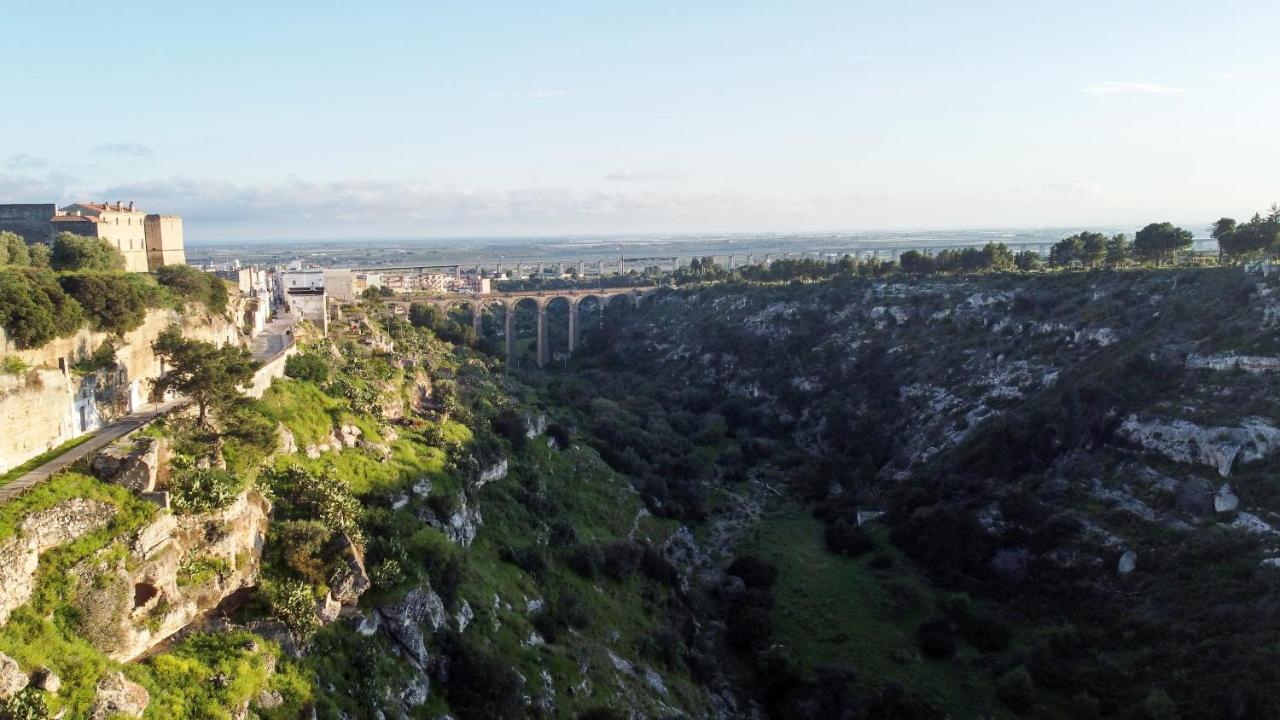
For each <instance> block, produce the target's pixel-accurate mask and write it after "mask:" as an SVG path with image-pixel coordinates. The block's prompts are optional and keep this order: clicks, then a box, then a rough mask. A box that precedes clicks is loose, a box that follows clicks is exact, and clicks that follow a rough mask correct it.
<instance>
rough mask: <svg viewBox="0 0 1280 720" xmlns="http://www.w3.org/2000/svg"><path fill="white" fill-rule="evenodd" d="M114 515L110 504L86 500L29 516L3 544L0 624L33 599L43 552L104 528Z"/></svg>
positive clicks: (0, 544) (0, 545)
mask: <svg viewBox="0 0 1280 720" xmlns="http://www.w3.org/2000/svg"><path fill="white" fill-rule="evenodd" d="M115 516H116V507H115V506H114V505H112V504H111V503H107V502H103V501H101V500H90V499H86V498H71V499H69V500H63V501H62V502H60V503H58V504H57V505H54V506H53V507H51V508H48V509H47V510H41V511H39V512H35V513H32V514H31V515H28V516H27V518H26V519H25V520H24V521H23V522H22V524H21V525H20V526H19V527H18V533H17V535H16V536H14V537H11V538H9V539H7V540H4V541H3V542H0V625H3V624H4V623H6V622H8V620H9V615H10V613H12V612H13V611H14V610H15V609H16V608H18V607H19V606H21V605H24V604H25V603H26V602H27V601H28V600H30V599H31V592H32V583H33V582H34V581H35V574H36V568H37V567H38V566H39V560H40V553H42V552H44V551H45V550H48V549H50V548H53V547H57V546H58V545H62V544H65V543H68V542H71V541H72V540H75V539H76V538H78V537H80V536H81V535H84V534H86V533H89V532H92V531H94V530H97V529H99V528H102V527H105V526H106V525H107V523H109V522H111V520H112V519H113V518H114V517H115Z"/></svg>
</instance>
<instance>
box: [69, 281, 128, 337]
mask: <svg viewBox="0 0 1280 720" xmlns="http://www.w3.org/2000/svg"><path fill="white" fill-rule="evenodd" d="M58 282H59V284H60V285H62V289H63V290H64V291H65V292H66V293H67V294H68V295H70V296H71V297H73V298H75V300H76V302H78V303H80V307H81V308H83V309H84V314H85V317H86V318H87V319H88V320H89V325H90V327H92V328H93V329H94V330H101V331H102V332H110V333H116V334H118V335H123V334H124V333H126V332H128V331H130V330H133V329H134V328H136V327H138V326H139V325H141V324H142V321H143V320H145V319H146V317H147V299H146V297H145V296H144V295H143V293H142V290H141V289H140V288H139V287H138V286H137V285H136V284H134V283H131V282H129V280H127V279H126V278H125V276H124V275H109V274H99V273H80V274H76V275H63V276H62V277H61V278H59V279H58Z"/></svg>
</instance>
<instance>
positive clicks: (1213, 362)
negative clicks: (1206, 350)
mask: <svg viewBox="0 0 1280 720" xmlns="http://www.w3.org/2000/svg"><path fill="white" fill-rule="evenodd" d="M1187 368H1188V369H1202V370H1235V369H1236V368H1239V369H1241V370H1244V371H1245V372H1248V373H1253V374H1255V375H1256V374H1261V373H1269V372H1280V357H1268V356H1256V355H1236V354H1235V353H1215V354H1213V355H1197V354H1196V353H1192V354H1190V355H1188V356H1187Z"/></svg>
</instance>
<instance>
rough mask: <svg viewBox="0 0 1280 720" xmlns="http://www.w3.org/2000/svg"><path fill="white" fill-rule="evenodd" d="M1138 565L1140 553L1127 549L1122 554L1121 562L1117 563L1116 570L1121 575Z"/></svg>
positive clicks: (1126, 573) (1131, 570)
mask: <svg viewBox="0 0 1280 720" xmlns="http://www.w3.org/2000/svg"><path fill="white" fill-rule="evenodd" d="M1137 567H1138V553H1136V552H1134V551H1132V550H1125V551H1124V554H1123V555H1121V556H1120V562H1118V563H1117V564H1116V572H1119V573H1120V574H1121V575H1128V574H1129V573H1131V572H1133V571H1134V569H1136V568H1137Z"/></svg>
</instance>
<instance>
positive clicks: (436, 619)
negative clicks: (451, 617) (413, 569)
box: [378, 583, 448, 663]
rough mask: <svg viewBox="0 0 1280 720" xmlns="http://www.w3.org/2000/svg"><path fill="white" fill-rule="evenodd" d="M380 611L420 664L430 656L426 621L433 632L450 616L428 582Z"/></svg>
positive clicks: (390, 630) (394, 635)
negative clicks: (424, 627)
mask: <svg viewBox="0 0 1280 720" xmlns="http://www.w3.org/2000/svg"><path fill="white" fill-rule="evenodd" d="M378 613H379V614H380V615H382V619H383V620H384V621H386V628H387V632H388V633H390V634H391V637H393V638H395V640H396V641H397V642H398V643H400V645H401V647H403V648H404V649H405V650H406V651H407V652H408V653H409V655H410V656H411V657H412V658H413V660H415V661H417V662H418V663H425V662H426V661H427V659H428V656H427V646H426V640H425V638H424V636H423V626H424V624H425V626H426V627H427V628H429V631H430V632H435V631H436V630H439V629H440V628H441V627H443V626H444V624H445V622H446V620H447V619H448V615H447V614H446V613H445V609H444V601H443V600H441V599H440V596H439V595H437V594H436V593H435V591H433V590H432V589H431V586H430V585H429V584H426V583H424V584H422V585H419V586H418V587H416V588H414V589H412V590H410V591H409V593H408V594H407V595H405V596H404V599H403V600H401V601H400V602H398V603H396V604H394V605H383V606H382V607H380V608H378Z"/></svg>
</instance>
